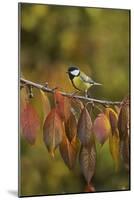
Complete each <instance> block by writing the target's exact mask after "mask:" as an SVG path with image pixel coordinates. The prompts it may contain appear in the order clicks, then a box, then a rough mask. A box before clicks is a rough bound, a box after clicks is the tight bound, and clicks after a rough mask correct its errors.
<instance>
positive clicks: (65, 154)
mask: <svg viewBox="0 0 134 200" xmlns="http://www.w3.org/2000/svg"><path fill="white" fill-rule="evenodd" d="M59 150H60V154H61V156H62V158H63V160H64V162H65V164H66V165H67V166H68V167H69V169H72V168H73V167H74V165H75V162H76V157H77V140H76V136H75V137H74V138H73V139H72V141H71V142H69V140H68V138H67V137H66V135H64V136H63V140H62V142H61V144H60V148H59Z"/></svg>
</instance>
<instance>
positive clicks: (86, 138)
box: [77, 108, 93, 146]
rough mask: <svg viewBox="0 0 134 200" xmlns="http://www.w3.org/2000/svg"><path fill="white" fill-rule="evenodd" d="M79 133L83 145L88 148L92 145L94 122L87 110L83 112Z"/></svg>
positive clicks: (78, 127) (79, 123)
mask: <svg viewBox="0 0 134 200" xmlns="http://www.w3.org/2000/svg"><path fill="white" fill-rule="evenodd" d="M77 133H78V137H79V139H80V141H81V143H82V144H83V145H85V146H88V145H90V144H91V143H92V139H93V134H92V120H91V117H90V115H89V113H88V111H87V109H86V108H84V109H83V110H82V112H81V115H80V118H79V121H78V126H77Z"/></svg>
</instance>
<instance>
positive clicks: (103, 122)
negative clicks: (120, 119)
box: [93, 113, 111, 144]
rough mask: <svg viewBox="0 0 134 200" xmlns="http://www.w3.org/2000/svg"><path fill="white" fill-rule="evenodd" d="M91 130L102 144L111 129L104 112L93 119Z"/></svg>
mask: <svg viewBox="0 0 134 200" xmlns="http://www.w3.org/2000/svg"><path fill="white" fill-rule="evenodd" d="M93 131H94V133H95V135H96V138H97V139H98V141H99V142H100V143H101V144H104V142H105V141H106V140H107V138H108V136H109V134H110V131H111V127H110V123H109V120H108V118H107V116H106V115H105V114H104V113H101V114H99V115H98V117H97V118H96V119H95V121H94V125H93Z"/></svg>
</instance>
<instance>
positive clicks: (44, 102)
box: [40, 90, 51, 124]
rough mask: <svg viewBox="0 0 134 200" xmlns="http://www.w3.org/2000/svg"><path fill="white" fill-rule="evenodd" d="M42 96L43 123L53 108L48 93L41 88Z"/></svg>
mask: <svg viewBox="0 0 134 200" xmlns="http://www.w3.org/2000/svg"><path fill="white" fill-rule="evenodd" d="M40 97H41V104H42V123H43V124H44V121H45V119H46V116H47V115H48V113H49V112H50V110H51V106H50V103H49V99H48V97H47V95H46V94H45V93H44V92H43V91H42V90H40Z"/></svg>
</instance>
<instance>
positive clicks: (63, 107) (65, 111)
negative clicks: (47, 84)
mask: <svg viewBox="0 0 134 200" xmlns="http://www.w3.org/2000/svg"><path fill="white" fill-rule="evenodd" d="M54 98H55V103H56V108H57V111H58V113H59V115H60V117H61V119H62V120H63V121H67V120H68V119H69V117H70V112H71V101H70V99H69V98H68V97H64V96H63V95H61V93H60V92H59V91H57V90H56V91H55V93H54Z"/></svg>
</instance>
